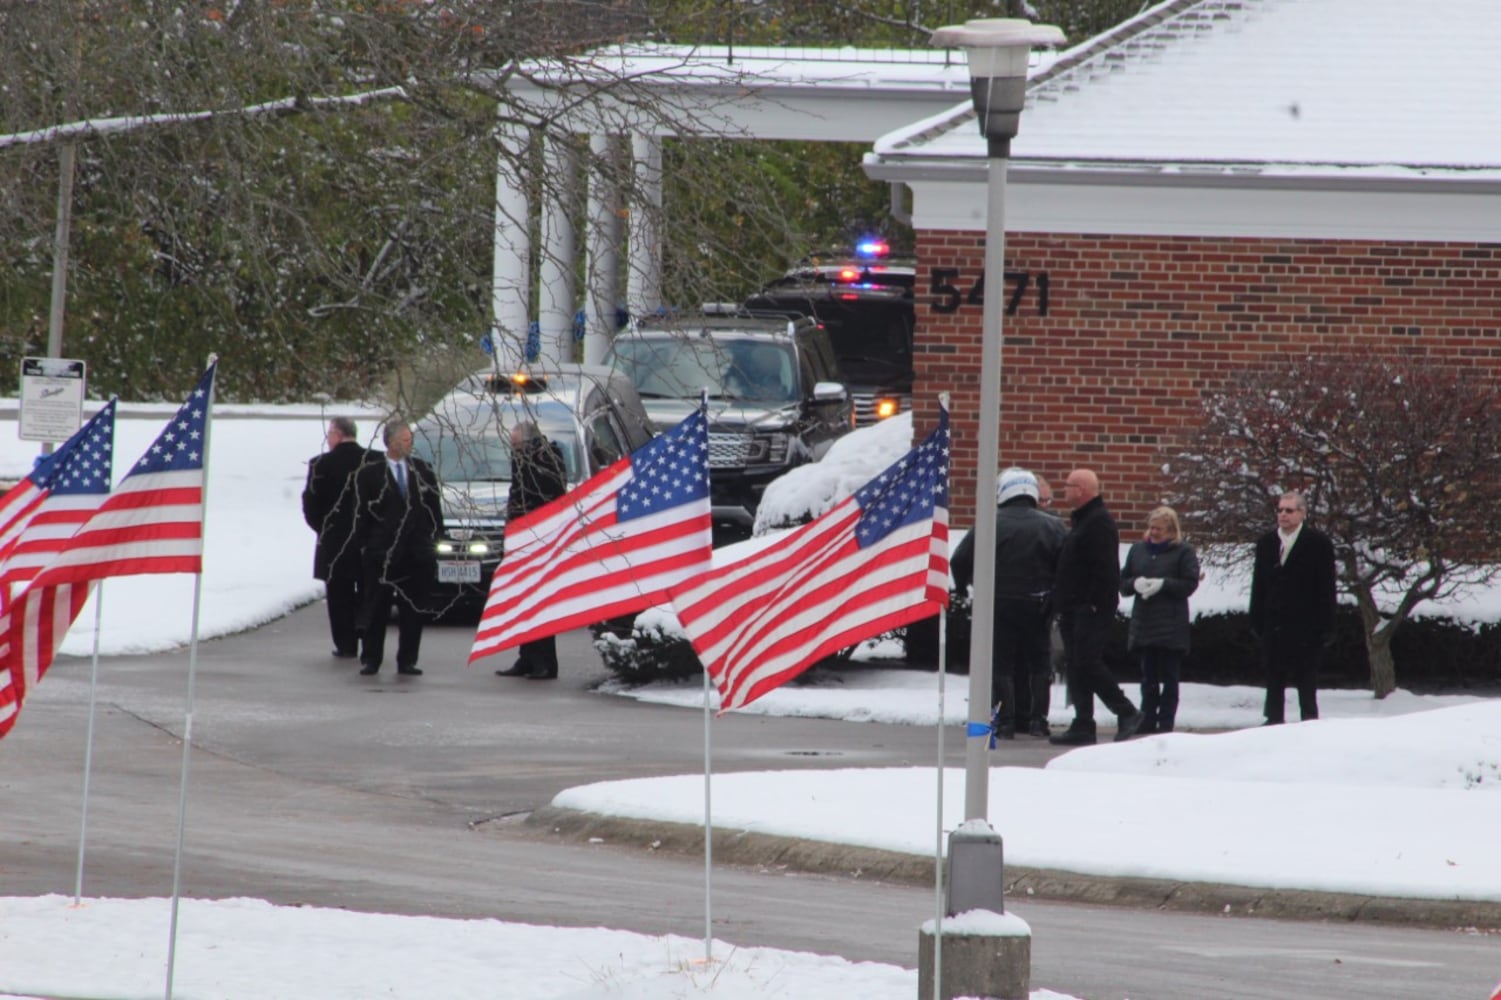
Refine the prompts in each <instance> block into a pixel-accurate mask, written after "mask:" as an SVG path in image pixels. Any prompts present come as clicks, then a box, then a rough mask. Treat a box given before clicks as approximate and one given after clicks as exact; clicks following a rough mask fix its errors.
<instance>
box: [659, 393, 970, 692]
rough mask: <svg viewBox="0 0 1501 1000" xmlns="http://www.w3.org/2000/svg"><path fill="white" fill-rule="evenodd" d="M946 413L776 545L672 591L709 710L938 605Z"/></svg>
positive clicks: (944, 595) (943, 556)
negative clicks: (714, 698)
mask: <svg viewBox="0 0 1501 1000" xmlns="http://www.w3.org/2000/svg"><path fill="white" fill-rule="evenodd" d="M948 461H949V420H948V411H947V410H946V409H945V410H942V411H941V412H940V417H939V423H938V429H937V430H935V431H934V432H933V433H932V434H930V435H928V437H927V439H926V440H925V441H923V443H922V444H921V445H919V446H918V447H916V448H914V449H913V450H912V451H909V452H908V453H907V454H906V455H905V456H904V457H903V458H902V459H901V461H899V462H897V463H896V464H895V465H893V466H891V467H890V468H888V469H887V470H886V471H885V472H883V473H881V474H880V475H879V476H877V477H876V478H875V479H872V480H871V481H870V482H868V483H866V484H865V485H864V486H862V487H861V488H860V489H859V490H857V491H856V492H855V493H854V495H852V496H850V497H849V498H847V499H846V500H844V501H843V502H842V503H840V504H839V505H838V506H836V507H834V508H833V509H832V510H830V511H829V512H828V513H826V514H824V515H823V516H822V517H820V518H818V519H817V520H816V521H814V522H813V523H811V524H805V525H803V526H802V527H800V528H797V529H795V530H793V531H791V532H789V533H788V534H787V535H786V536H785V537H784V538H782V539H780V540H779V541H778V542H777V543H776V544H774V545H771V546H768V547H767V548H765V549H762V550H761V551H759V552H756V553H754V554H753V555H751V556H748V557H747V558H745V559H742V560H740V561H739V562H737V563H732V564H730V565H728V566H721V567H718V568H716V569H714V570H713V571H711V572H709V573H706V574H704V575H703V576H700V577H697V578H695V579H693V580H690V581H688V582H687V583H685V584H683V585H682V586H679V587H675V588H673V590H672V592H671V595H670V596H671V598H672V603H673V606H674V607H675V608H676V609H677V614H678V620H679V621H680V622H681V623H682V625H683V630H684V631H685V632H687V633H688V639H689V641H690V642H692V644H693V649H694V651H695V652H697V653H698V658H699V659H700V660H701V661H702V662H703V664H704V668H705V669H706V670H708V671H709V674H710V676H711V677H713V678H714V682H715V684H716V685H717V686H718V687H719V704H720V709H719V711H720V714H721V715H722V714H724V713H725V712H727V711H729V710H731V709H734V708H740V707H742V706H744V705H748V704H750V703H751V702H753V701H755V700H756V699H757V698H759V697H761V696H762V695H763V694H765V693H766V692H768V691H770V690H772V689H773V688H776V687H778V686H780V685H782V684H784V683H786V682H787V681H789V680H791V679H792V678H793V677H796V676H797V675H798V674H800V673H802V672H803V671H804V670H806V669H807V668H808V667H809V666H811V665H812V664H814V663H816V662H818V661H819V660H820V659H822V658H823V657H825V656H828V655H830V654H831V653H835V652H838V651H839V650H841V649H844V648H846V647H848V646H852V645H854V644H855V643H858V642H860V641H862V640H864V639H868V638H871V637H872V636H877V635H880V634H881V633H882V632H886V631H889V630H891V629H894V628H897V627H899V626H901V625H906V624H908V623H909V622H913V621H916V620H918V619H919V618H926V617H928V616H930V615H933V614H936V613H938V612H939V611H941V610H942V609H943V608H944V607H946V606H947V605H948V576H949V570H948V561H949V555H948V553H949V543H948Z"/></svg>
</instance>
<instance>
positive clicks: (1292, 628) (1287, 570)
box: [1251, 523, 1335, 649]
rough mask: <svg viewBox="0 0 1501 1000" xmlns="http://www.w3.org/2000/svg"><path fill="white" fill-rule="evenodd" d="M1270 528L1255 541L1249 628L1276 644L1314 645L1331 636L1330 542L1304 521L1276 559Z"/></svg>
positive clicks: (1276, 543)
mask: <svg viewBox="0 0 1501 1000" xmlns="http://www.w3.org/2000/svg"><path fill="white" fill-rule="evenodd" d="M1281 551H1282V542H1281V539H1280V538H1279V537H1278V534H1277V532H1276V531H1275V530H1273V531H1269V532H1267V533H1266V534H1265V535H1262V536H1261V537H1260V538H1259V539H1257V540H1256V562H1255V565H1254V567H1253V568H1252V570H1251V630H1252V631H1253V632H1255V633H1256V634H1257V635H1258V636H1260V637H1261V638H1262V639H1263V640H1269V641H1272V642H1274V643H1277V644H1279V645H1285V646H1298V647H1302V648H1305V649H1307V648H1315V649H1316V648H1318V647H1319V646H1322V645H1324V644H1325V643H1327V642H1328V641H1329V639H1330V638H1331V637H1332V636H1333V635H1334V601H1335V597H1334V591H1335V581H1334V543H1333V542H1331V541H1330V540H1329V536H1328V535H1326V534H1324V533H1323V532H1322V531H1319V530H1318V529H1316V528H1310V527H1309V526H1308V525H1307V524H1306V523H1305V524H1304V525H1303V527H1302V530H1301V531H1300V532H1299V533H1298V541H1297V543H1296V544H1295V545H1293V547H1292V551H1290V552H1288V554H1287V562H1286V563H1283V562H1282V561H1281V558H1280V555H1281Z"/></svg>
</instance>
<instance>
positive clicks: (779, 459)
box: [745, 433, 792, 465]
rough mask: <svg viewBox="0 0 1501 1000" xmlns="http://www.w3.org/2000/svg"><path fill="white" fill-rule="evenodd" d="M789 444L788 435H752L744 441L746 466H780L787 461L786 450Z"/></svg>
mask: <svg viewBox="0 0 1501 1000" xmlns="http://www.w3.org/2000/svg"><path fill="white" fill-rule="evenodd" d="M791 442H792V436H791V435H789V434H780V433H778V434H752V435H751V436H750V437H749V438H748V439H747V440H746V448H745V461H746V464H747V465H781V464H782V463H784V462H786V461H787V449H788V447H789V446H790V444H791Z"/></svg>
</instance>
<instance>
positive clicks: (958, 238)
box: [914, 230, 1501, 535]
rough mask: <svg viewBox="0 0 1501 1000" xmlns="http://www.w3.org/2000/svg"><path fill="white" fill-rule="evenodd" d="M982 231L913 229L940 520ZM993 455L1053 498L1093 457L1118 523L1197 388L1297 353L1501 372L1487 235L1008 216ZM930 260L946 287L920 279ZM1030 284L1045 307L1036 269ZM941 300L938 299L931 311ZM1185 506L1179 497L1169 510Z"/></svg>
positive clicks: (963, 473)
mask: <svg viewBox="0 0 1501 1000" xmlns="http://www.w3.org/2000/svg"><path fill="white" fill-rule="evenodd" d="M984 253H985V238H984V234H983V233H972V232H958V231H943V230H928V231H923V232H920V233H919V234H918V244H917V258H918V261H919V274H918V296H917V358H916V369H917V386H916V392H915V397H916V398H915V401H914V406H915V409H916V412H915V414H914V422H915V430H916V435H917V437H919V438H920V437H921V436H922V435H923V434H925V433H927V431H928V430H929V429H931V428H932V426H933V425H934V423H935V422H936V420H937V407H938V404H937V400H936V393H938V392H939V391H942V390H944V389H947V390H949V391H950V393H951V394H952V403H951V406H952V410H951V420H952V432H953V445H954V462H953V471H952V479H951V481H952V490H953V499H952V520H953V523H955V524H959V525H964V526H968V525H969V524H970V522H971V521H972V519H973V518H972V514H971V512H972V510H973V504H974V480H975V463H976V447H977V437H976V435H977V429H978V420H977V414H978V410H979V399H980V379H979V362H980V346H981V340H980V326H981V323H980V318H981V311H982V305H981V304H980V302H979V300H978V299H974V300H973V301H972V296H971V295H970V291H971V289H972V288H973V286H974V284H975V281H976V279H977V278H978V277H979V276H980V275H981V273H982V272H983V270H984ZM1006 267H1007V271H1008V272H1012V273H1013V275H1014V276H1013V277H1012V278H1011V280H1008V282H1007V287H1006V295H1007V298H1008V301H1009V300H1010V298H1011V297H1012V296H1013V295H1014V294H1015V293H1016V292H1017V290H1018V288H1019V287H1020V286H1021V284H1022V282H1021V279H1020V277H1019V275H1021V274H1025V275H1026V276H1027V278H1026V287H1025V288H1024V289H1023V290H1022V292H1021V295H1020V297H1019V298H1018V299H1017V303H1016V310H1015V312H1014V314H1011V315H1007V316H1006V317H1005V319H1004V323H1003V333H1004V339H1003V347H1002V359H1001V360H1002V380H1001V381H1002V386H1001V464H1002V465H1003V466H1004V465H1010V464H1019V465H1025V466H1027V467H1029V468H1031V469H1034V470H1035V471H1037V472H1039V473H1041V474H1043V475H1045V476H1046V477H1047V478H1048V479H1049V480H1051V481H1052V482H1053V484H1054V486H1055V489H1056V491H1057V493H1058V495H1059V500H1060V505H1061V499H1062V489H1061V488H1060V487H1061V482H1062V480H1063V477H1064V476H1065V475H1066V474H1067V472H1068V470H1069V469H1071V468H1074V467H1076V466H1080V465H1087V466H1089V467H1091V468H1093V469H1095V471H1097V472H1098V473H1099V475H1100V480H1101V484H1102V488H1103V492H1104V495H1105V500H1106V502H1107V503H1108V504H1109V505H1110V506H1111V508H1112V509H1113V510H1115V512H1116V515H1117V517H1118V518H1120V520H1121V521H1122V525H1123V531H1122V534H1123V535H1125V534H1130V533H1133V532H1134V529H1135V527H1136V526H1137V525H1138V524H1139V523H1140V522H1141V520H1142V519H1143V518H1144V517H1145V514H1146V512H1147V511H1148V510H1150V509H1151V507H1153V506H1155V505H1156V504H1157V503H1159V502H1161V499H1162V497H1163V494H1164V490H1165V489H1166V488H1167V484H1166V481H1165V479H1164V477H1163V475H1162V473H1161V465H1162V462H1163V459H1164V458H1165V456H1166V455H1168V454H1171V452H1172V451H1173V450H1174V448H1175V447H1176V446H1177V445H1178V444H1179V443H1180V442H1181V440H1182V439H1183V437H1184V435H1185V433H1186V431H1187V430H1188V429H1190V428H1191V427H1192V426H1193V425H1194V424H1195V422H1196V419H1197V415H1198V412H1199V401H1200V399H1201V397H1202V396H1203V394H1205V393H1206V392H1209V391H1212V390H1214V389H1215V388H1217V387H1218V386H1221V385H1222V384H1223V383H1224V382H1225V380H1226V379H1227V377H1228V376H1230V375H1231V374H1232V373H1234V372H1236V371H1239V370H1242V369H1244V368H1246V367H1248V366H1252V365H1257V364H1262V363H1266V362H1269V361H1274V360H1285V359H1287V358H1290V357H1295V356H1297V355H1299V354H1309V353H1321V352H1340V353H1377V352H1380V353H1385V354H1404V353H1412V354H1427V355H1429V356H1435V357H1440V358H1452V359H1454V360H1455V361H1456V362H1462V363H1466V364H1482V365H1487V366H1490V367H1493V368H1496V369H1497V371H1498V374H1501V244H1498V243H1486V244H1474V243H1376V242H1348V241H1332V240H1330V241H1323V240H1269V239H1220V238H1213V239H1211V238H1200V237H1130V238H1120V237H1112V236H1104V235H1100V236H1095V235H1082V234H1080V235H1074V234H1069V235H1040V234H1030V233H1018V234H1008V235H1007V238H1006ZM935 269H948V270H949V271H952V272H957V276H955V277H952V278H949V279H948V280H947V281H946V282H940V283H947V284H951V285H952V286H953V287H954V289H955V291H945V292H940V293H937V294H935V293H934V292H932V291H931V289H932V287H933V285H934V281H933V279H932V275H933V273H934V270H935ZM1043 286H1045V287H1046V314H1045V315H1044V309H1043V295H1042V287H1043ZM948 307H955V308H952V311H944V310H945V309H946V308H948ZM1185 513H1191V512H1185Z"/></svg>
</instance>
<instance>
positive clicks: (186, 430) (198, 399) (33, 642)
mask: <svg viewBox="0 0 1501 1000" xmlns="http://www.w3.org/2000/svg"><path fill="white" fill-rule="evenodd" d="M217 367H218V366H217V365H216V364H210V365H209V367H208V370H207V371H206V372H204V373H203V377H202V378H201V379H199V381H198V385H197V386H196V387H195V388H194V389H193V392H192V394H191V395H190V396H189V397H188V401H187V402H186V403H184V404H183V405H182V408H181V409H179V410H178V411H177V414H176V415H175V416H174V417H173V418H172V419H171V420H169V421H168V422H167V425H166V427H165V428H163V430H162V432H161V433H160V434H159V435H157V438H156V440H155V441H153V442H152V443H151V446H150V447H149V448H147V449H146V453H145V454H144V455H142V456H141V458H140V460H139V461H138V462H136V464H135V465H134V466H132V467H131V471H130V472H129V473H127V474H126V476H125V478H124V479H122V480H121V481H120V484H119V486H117V487H116V488H115V491H114V493H112V494H110V496H109V498H108V499H106V500H105V501H104V503H102V504H100V505H99V509H98V510H96V511H95V512H94V514H93V515H92V516H91V517H90V518H89V519H88V520H87V521H86V522H84V524H83V525H82V526H81V527H80V528H79V529H78V530H77V531H76V532H75V533H74V534H73V535H72V537H70V538H69V539H68V540H67V542H66V543H65V544H64V545H63V546H62V548H61V549H60V551H59V552H58V553H57V556H56V558H54V559H53V560H52V561H51V562H50V563H48V565H47V566H46V567H45V568H44V569H42V571H41V572H40V573H38V574H37V575H36V577H35V578H34V579H33V580H32V582H31V585H30V586H29V587H27V588H26V589H25V590H24V591H22V592H21V593H20V594H19V595H17V597H16V598H15V601H14V602H13V604H12V606H11V608H10V610H9V611H8V613H7V614H5V615H4V616H0V627H3V629H4V632H3V638H0V672H3V674H4V677H3V679H0V736H4V735H5V734H6V733H7V732H9V731H10V729H11V727H12V726H14V725H15V722H16V715H17V713H18V712H19V711H20V708H21V703H22V701H23V700H24V699H25V697H26V694H27V692H28V691H29V690H30V689H31V688H32V687H34V686H35V685H36V684H37V682H38V681H40V680H41V679H42V676H43V675H44V674H46V672H47V668H48V667H50V666H51V665H52V659H53V657H54V656H55V655H56V654H57V647H58V646H59V645H61V644H62V641H63V637H64V636H65V635H66V634H67V632H68V629H69V628H70V627H71V626H72V624H73V620H74V619H75V618H77V617H78V613H79V612H80V611H82V610H83V606H84V603H85V602H86V601H87V600H88V595H89V590H90V588H91V587H92V586H93V584H94V583H96V582H98V581H99V580H103V579H107V578H108V577H112V576H135V575H140V574H147V573H198V572H201V571H202V569H203V479H204V459H205V458H206V457H207V456H206V454H205V447H204V446H205V445H206V444H207V439H208V418H209V411H210V407H211V406H212V405H213V400H214V372H215V370H216V369H217Z"/></svg>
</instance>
